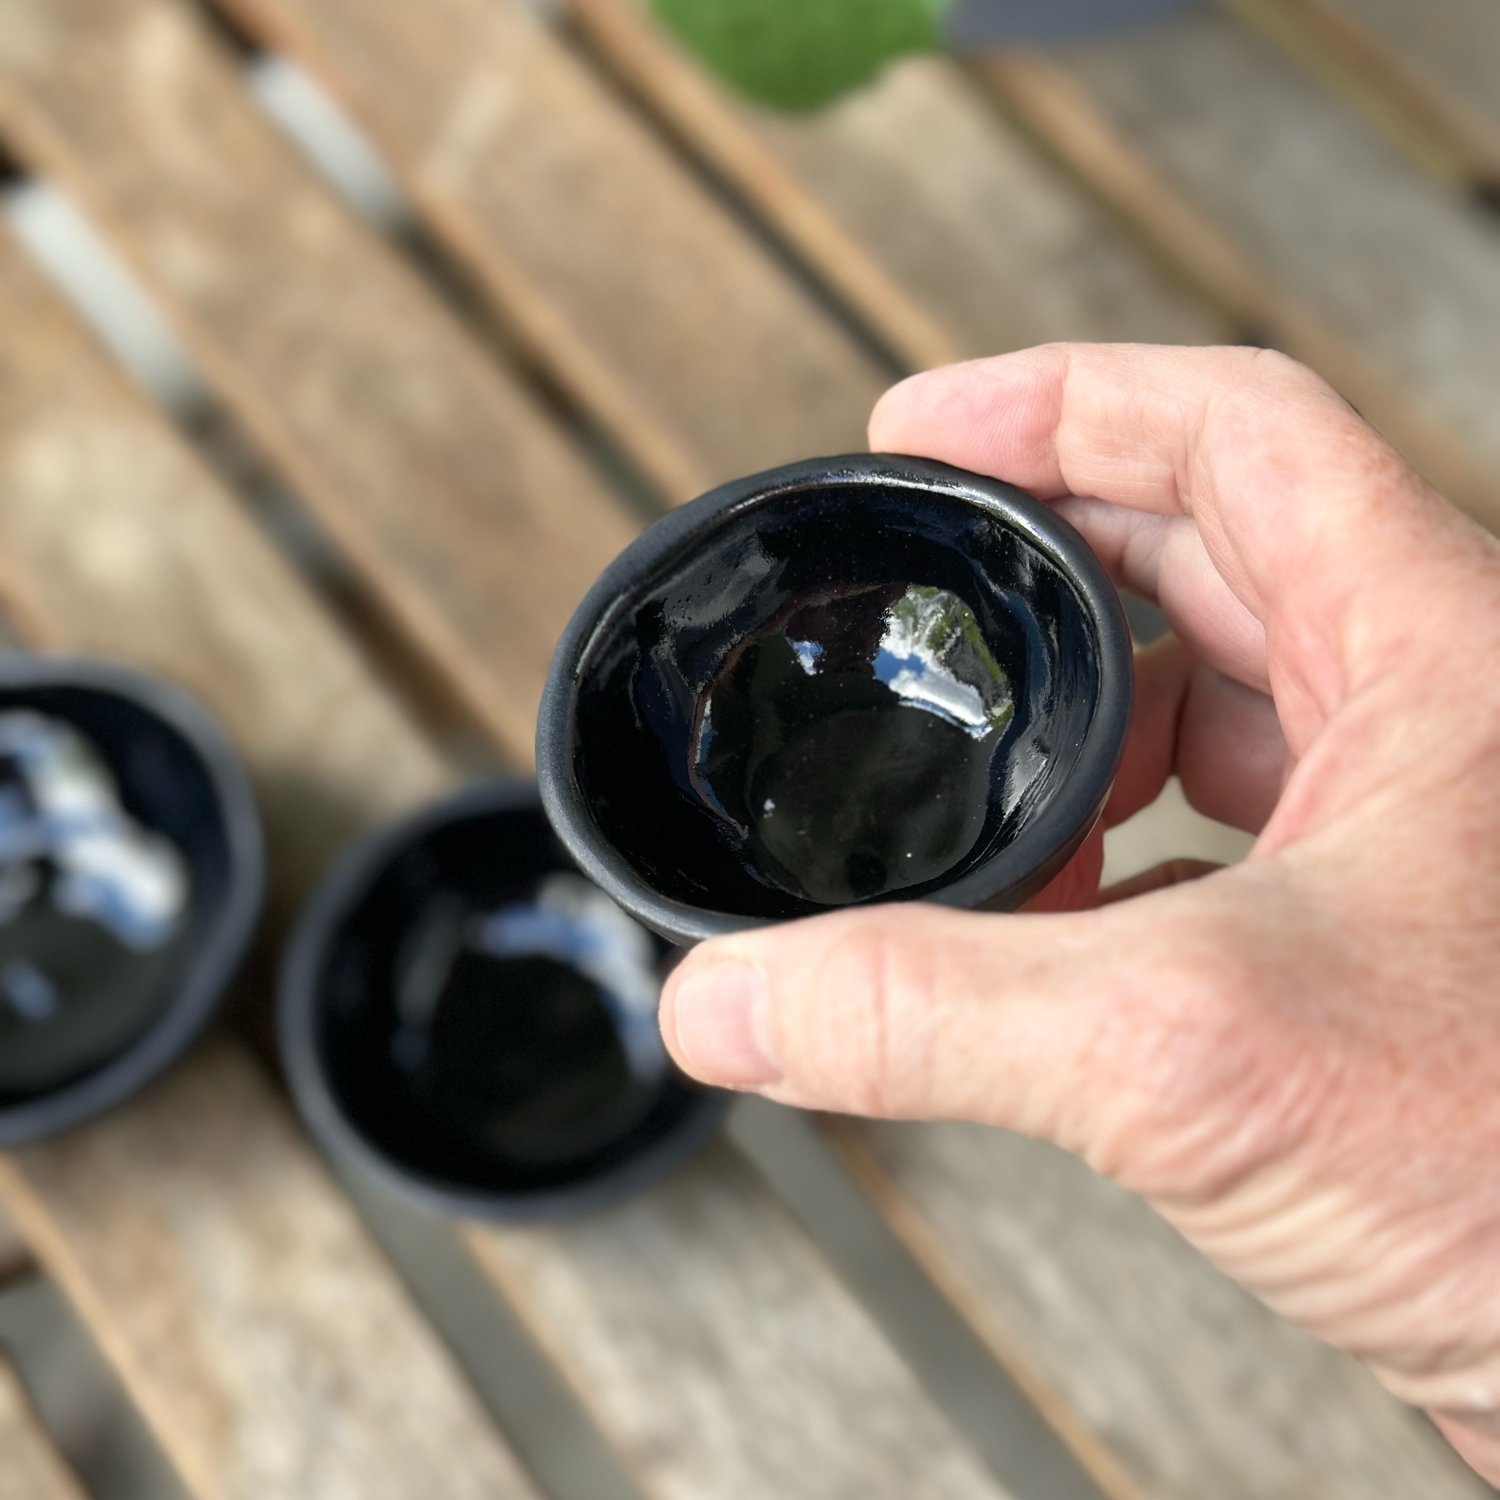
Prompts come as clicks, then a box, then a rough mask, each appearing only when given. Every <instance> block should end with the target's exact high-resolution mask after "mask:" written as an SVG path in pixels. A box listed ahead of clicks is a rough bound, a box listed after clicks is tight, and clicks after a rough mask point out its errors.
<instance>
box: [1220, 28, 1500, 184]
mask: <svg viewBox="0 0 1500 1500" xmlns="http://www.w3.org/2000/svg"><path fill="white" fill-rule="evenodd" d="M1227 3H1228V4H1229V5H1230V6H1231V7H1232V8H1233V10H1234V11H1235V12H1236V13H1237V14H1238V15H1240V16H1242V17H1243V18H1244V19H1245V20H1246V21H1248V22H1250V23H1251V24H1252V25H1256V26H1259V27H1260V28H1262V29H1263V30H1264V31H1265V32H1266V33H1267V34H1268V35H1269V36H1271V37H1272V39H1273V40H1275V41H1277V42H1278V43H1280V44H1281V45H1283V46H1285V47H1286V48H1287V49H1288V50H1289V51H1290V52H1291V53H1292V54H1293V56H1295V57H1297V58H1298V59H1299V60H1300V61H1302V62H1304V63H1305V64H1307V65H1308V66H1309V67H1312V68H1313V69H1315V70H1317V71H1318V72H1319V73H1320V74H1321V75H1322V76H1323V77H1324V78H1325V79H1327V80H1328V81H1329V83H1330V84H1331V85H1332V86H1333V87H1335V88H1337V89H1340V90H1341V91H1343V92H1344V93H1346V94H1347V95H1348V96H1349V97H1350V98H1351V99H1352V100H1353V101H1354V102H1355V103H1356V104H1358V105H1359V106H1360V107H1362V108H1364V109H1365V110H1367V111H1368V112H1369V113H1370V115H1371V116H1372V117H1373V118H1374V119H1376V120H1377V121H1378V122H1379V123H1381V124H1382V125H1384V126H1385V127H1386V128H1388V129H1389V130H1390V131H1391V132H1392V134H1393V135H1394V136H1395V138H1396V139H1397V140H1398V141H1400V142H1402V143H1403V144H1405V145H1406V146H1407V147H1408V148H1409V149H1411V150H1412V151H1413V152H1414V153H1415V154H1416V155H1417V157H1418V159H1419V160H1420V161H1422V162H1423V163H1424V164H1425V165H1427V166H1428V167H1429V168H1430V169H1432V170H1433V171H1435V172H1437V173H1438V174H1439V175H1440V176H1442V177H1443V178H1444V179H1445V180H1448V181H1452V182H1453V183H1455V184H1456V185H1458V186H1460V187H1479V188H1489V189H1490V190H1491V191H1494V190H1497V189H1500V11H1497V10H1496V8H1495V6H1494V5H1492V4H1491V3H1490V0H1445V3H1444V4H1442V5H1438V6H1420V5H1413V4H1411V3H1410V0H1227Z"/></svg>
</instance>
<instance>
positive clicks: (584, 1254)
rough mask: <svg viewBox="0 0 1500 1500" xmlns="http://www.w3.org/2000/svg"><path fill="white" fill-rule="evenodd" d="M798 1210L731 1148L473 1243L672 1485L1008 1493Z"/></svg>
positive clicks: (846, 1494) (663, 1499) (770, 1491)
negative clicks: (597, 1208)
mask: <svg viewBox="0 0 1500 1500" xmlns="http://www.w3.org/2000/svg"><path fill="white" fill-rule="evenodd" d="M784 1215H785V1211H784V1210H783V1209H781V1208H780V1207H779V1205H774V1204H773V1203H772V1201H771V1200H770V1199H769V1198H768V1196H767V1195H766V1193H765V1190H764V1188H763V1187H762V1186H761V1184H760V1183H759V1181H758V1180H757V1179H756V1178H755V1177H754V1176H753V1175H752V1174H751V1172H750V1171H749V1170H748V1169H747V1168H746V1167H745V1166H744V1165H743V1163H742V1162H741V1161H740V1159H739V1158H737V1157H736V1156H735V1155H734V1154H733V1153H732V1152H731V1151H730V1150H729V1148H728V1147H727V1146H719V1147H716V1148H715V1149H714V1150H713V1151H712V1152H710V1153H709V1154H707V1155H706V1156H705V1157H704V1158H703V1159H702V1160H701V1161H699V1162H698V1163H696V1164H695V1165H694V1166H692V1167H691V1168H690V1169H689V1170H688V1171H687V1172H686V1173H684V1174H683V1175H682V1176H680V1177H679V1178H677V1179H676V1180H674V1181H673V1182H670V1183H668V1184H666V1185H665V1186H663V1187H661V1188H658V1189H656V1190H655V1191H654V1192H653V1193H652V1194H650V1195H649V1196H647V1197H645V1198H642V1199H640V1200H639V1201H637V1202H635V1203H633V1204H630V1205H627V1206H626V1207H624V1208H622V1209H620V1210H618V1211H617V1212H615V1213H613V1214H611V1215H610V1218H609V1221H608V1231H609V1232H608V1234H607V1235H605V1234H598V1233H591V1232H590V1231H589V1229H588V1227H587V1226H580V1227H576V1228H563V1229H557V1230H538V1231H531V1232H524V1233H522V1232H497V1231H491V1230H475V1231H473V1232H472V1233H471V1235H470V1243H471V1244H472V1245H473V1246H474V1249H475V1251H476V1253H477V1254H478V1255H479V1257H480V1260H481V1262H482V1263H483V1264H484V1265H485V1266H486V1268H487V1269H488V1270H489V1271H490V1272H491V1274H492V1275H493V1276H494V1277H495V1278H496V1280H497V1281H498V1282H499V1283H500V1284H501V1285H502V1286H503V1287H505V1288H506V1289H507V1291H508V1292H509V1293H510V1296H511V1299H512V1301H513V1302H514V1304H515V1306H516V1308H517V1310H518V1311H519V1312H520V1313H521V1314H522V1316H523V1317H525V1318H527V1319H528V1321H529V1322H530V1324H531V1327H532V1330H533V1332H534V1333H535V1334H536V1335H537V1336H538V1338H539V1339H540V1340H541V1341H542V1342H543V1344H544V1345H545V1346H546V1347H547V1348H548V1350H549V1352H550V1353H551V1355H552V1357H553V1359H554V1361H555V1362H556V1363H557V1364H558V1365H559V1366H560V1367H561V1368H562V1369H563V1370H564V1371H565V1373H566V1374H567V1375H568V1377H569V1379H570V1380H571V1381H572V1382H573V1383H574V1385H575V1387H577V1388H578V1389H580V1390H583V1391H586V1392H587V1393H588V1396H589V1399H590V1400H591V1401H592V1402H593V1403H594V1404H595V1408H596V1411H597V1413H598V1415H599V1418H600V1420H601V1422H602V1423H603V1424H604V1426H605V1428H606V1430H607V1431H608V1432H609V1433H610V1435H611V1436H612V1438H613V1439H614V1441H615V1443H616V1444H617V1446H618V1447H619V1448H620V1449H621V1451H622V1452H623V1453H624V1454H625V1455H626V1457H627V1458H628V1460H629V1461H630V1463H631V1465H632V1467H633V1468H634V1469H635V1471H636V1473H637V1474H638V1475H640V1476H641V1478H642V1481H643V1483H644V1484H645V1486H646V1488H647V1489H648V1490H649V1491H650V1493H651V1494H652V1495H653V1496H656V1497H659V1500H699V1497H704V1496H711V1495H712V1496H717V1495H722V1496H725V1497H729V1496H749V1495H767V1496H771V1495H774V1496H776V1497H778V1500H867V1497H871V1496H890V1497H893V1500H895V1497H901V1500H938V1497H948V1496H965V1497H968V1496H973V1497H981V1496H997V1495H999V1494H1000V1493H1001V1491H1000V1488H999V1486H998V1484H997V1483H996V1482H995V1481H994V1480H992V1479H991V1478H989V1477H988V1476H987V1475H985V1474H984V1473H982V1472H981V1471H980V1469H979V1467H978V1465H977V1462H976V1460H975V1458H974V1456H973V1455H972V1453H971V1452H970V1451H969V1450H968V1449H967V1448H966V1447H964V1446H962V1445H960V1444H959V1443H958V1442H956V1441H955V1437H954V1433H953V1430H952V1429H951V1428H950V1427H949V1426H948V1425H947V1423H946V1421H944V1420H943V1419H941V1418H939V1417H938V1416H937V1414H936V1413H935V1412H934V1411H933V1409H932V1408H931V1406H930V1405H929V1404H928V1402H927V1400H926V1398H925V1397H924V1396H923V1395H922V1394H921V1393H920V1391H919V1389H918V1388H917V1387H916V1386H915V1385H914V1384H913V1382H912V1378H911V1376H910V1374H909V1373H908V1372H907V1370H906V1368H905V1367H904V1366H903V1365H901V1364H900V1362H899V1361H898V1360H897V1358H896V1356H895V1354H894V1353H893V1352H892V1350H891V1349H890V1347H889V1345H888V1344H887V1343H886V1342H885V1340H884V1339H883V1338H882V1337H881V1336H880V1335H879V1334H877V1333H876V1332H875V1330H874V1328H873V1327H872V1326H871V1325H870V1324H869V1323H868V1321H867V1320H866V1319H865V1318H864V1316H863V1315H862V1314H860V1313H858V1312H857V1310H856V1309H855V1307H854V1304H853V1302H852V1300H851V1298H850V1296H849V1294H848V1293H847V1292H846V1291H845V1290H844V1289H843V1287H842V1286H841V1285H840V1284H839V1283H837V1282H836V1281H834V1280H833V1279H832V1278H831V1276H830V1273H829V1271H828V1269H827V1267H826V1266H825V1265H824V1264H823V1262H822V1261H821V1260H820V1259H819V1258H818V1256H817V1255H816V1253H815V1252H814V1251H813V1250H812V1248H811V1246H809V1245H808V1244H807V1243H806V1242H805V1241H804V1240H803V1239H802V1237H801V1235H800V1234H793V1233H789V1232H788V1228H787V1226H786V1224H785V1218H784ZM768 1239H769V1240H770V1242H771V1247H772V1248H773V1249H774V1251H775V1253H772V1254H768V1253H767V1248H768V1246H767V1241H768ZM685 1247H691V1249H690V1253H684V1249H685ZM643 1361H644V1362H647V1363H649V1365H650V1366H651V1367H653V1368H654V1369H655V1370H656V1371H657V1372H658V1374H657V1377H656V1379H654V1380H649V1379H648V1380H643V1379H642V1378H641V1376H642V1367H643Z"/></svg>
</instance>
